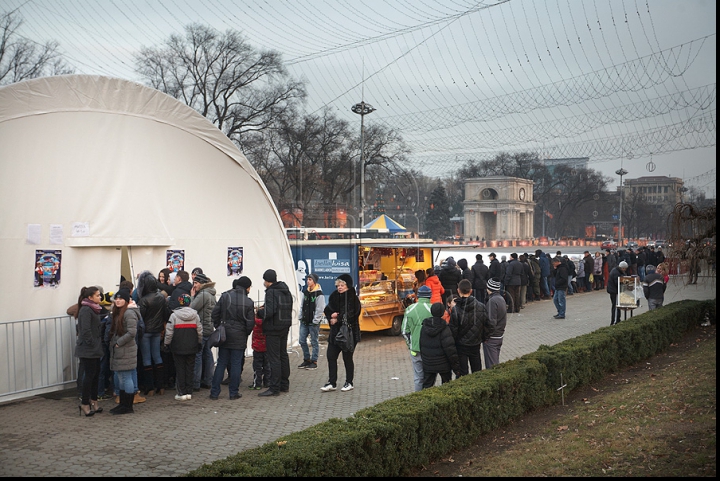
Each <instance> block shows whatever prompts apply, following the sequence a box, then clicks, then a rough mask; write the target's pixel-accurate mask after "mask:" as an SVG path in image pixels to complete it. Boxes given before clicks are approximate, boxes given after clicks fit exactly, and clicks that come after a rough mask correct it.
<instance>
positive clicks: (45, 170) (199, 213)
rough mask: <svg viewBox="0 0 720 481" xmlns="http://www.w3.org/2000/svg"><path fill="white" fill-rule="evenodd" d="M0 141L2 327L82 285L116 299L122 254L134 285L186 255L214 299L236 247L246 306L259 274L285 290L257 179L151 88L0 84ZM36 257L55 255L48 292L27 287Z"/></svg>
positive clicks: (188, 112)
mask: <svg viewBox="0 0 720 481" xmlns="http://www.w3.org/2000/svg"><path fill="white" fill-rule="evenodd" d="M0 145H1V146H2V148H0V199H1V202H2V206H3V213H2V216H0V264H1V265H2V266H3V268H4V270H5V272H10V273H13V280H12V282H9V283H6V285H5V286H4V288H3V289H0V303H1V304H2V305H3V309H2V310H0V322H4V321H12V320H19V319H34V318H40V317H48V316H57V315H63V314H64V313H65V310H66V309H67V307H68V306H69V305H70V304H72V303H74V302H76V301H77V297H78V294H79V291H80V288H81V287H82V286H89V285H98V284H99V285H102V286H103V287H104V288H105V290H115V289H116V286H117V284H118V282H119V278H120V269H121V266H120V264H121V259H120V258H121V254H120V252H121V248H122V247H127V248H128V252H129V257H130V259H129V261H130V266H131V268H132V270H133V275H137V274H138V273H139V272H141V271H142V270H145V269H147V270H150V271H151V272H153V273H154V274H157V272H158V271H159V270H160V269H162V268H163V267H165V255H166V251H167V250H169V249H178V250H184V251H185V262H186V264H185V269H186V270H190V269H192V268H193V267H198V266H199V267H202V268H203V270H204V272H205V273H206V274H207V275H208V276H209V277H210V278H211V279H213V280H214V281H216V282H217V286H216V287H217V290H218V292H223V291H225V290H227V289H230V288H231V284H232V280H233V278H232V277H229V276H228V275H227V250H228V248H230V247H242V248H243V253H244V259H243V262H244V271H243V275H247V276H249V277H250V278H251V279H252V281H253V287H252V297H253V299H254V300H256V301H262V299H263V297H264V288H263V286H262V273H263V272H264V271H265V270H266V269H269V268H272V269H275V270H276V271H277V272H278V279H279V280H289V282H288V285H289V286H290V287H291V289H294V288H293V286H294V284H295V283H294V282H292V280H293V279H294V278H295V272H294V268H293V260H292V254H291V251H290V247H289V244H288V241H287V236H286V235H285V232H284V229H283V225H282V221H281V219H280V216H279V214H278V212H277V209H276V208H275V205H274V203H273V201H272V199H271V197H270V195H269V193H268V191H267V189H266V187H265V185H264V184H263V182H262V180H261V179H260V177H259V176H258V174H257V172H256V171H255V169H254V168H253V167H252V165H251V164H250V163H249V162H248V160H247V159H246V158H245V157H244V156H243V154H242V153H241V152H240V151H239V150H238V149H237V147H236V146H235V145H234V144H233V143H232V142H231V141H230V140H229V139H228V138H227V137H226V136H225V135H224V134H223V133H222V132H220V131H219V130H218V129H217V128H216V127H215V126H214V125H213V124H212V123H211V122H209V121H208V120H207V119H205V118H204V117H203V116H202V115H200V114H199V113H197V112H196V111H195V110H193V109H191V108H190V107H188V106H186V105H185V104H183V103H181V102H179V101H177V100H175V99H173V98H172V97H170V96H168V95H165V94H163V93H162V92H159V91H157V90H154V89H151V88H148V87H145V86H142V85H140V84H137V83H134V82H129V81H126V80H121V79H113V78H107V77H100V76H86V75H68V76H57V77H46V78H40V79H34V80H29V81H24V82H19V83H16V84H11V85H8V86H5V87H1V88H0ZM38 226H39V237H38V236H35V237H33V236H30V235H29V232H30V231H31V229H32V228H34V229H37V228H38ZM77 226H80V228H77ZM36 232H37V231H36ZM51 234H55V235H51ZM40 249H41V250H51V249H57V250H62V265H61V269H62V277H61V282H60V284H59V285H58V286H57V288H40V289H38V288H36V287H34V286H33V281H34V275H33V270H34V266H35V260H34V255H35V251H36V250H40ZM293 293H294V295H295V298H296V300H297V299H298V295H299V293H298V292H297V290H294V291H293ZM296 308H297V306H296Z"/></svg>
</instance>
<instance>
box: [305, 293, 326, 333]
mask: <svg viewBox="0 0 720 481" xmlns="http://www.w3.org/2000/svg"><path fill="white" fill-rule="evenodd" d="M323 317H325V295H324V294H323V291H322V288H321V287H320V284H315V286H313V290H312V291H308V289H307V287H306V288H305V289H304V290H303V303H302V308H301V309H300V321H301V322H302V323H303V324H304V325H306V326H310V325H316V326H317V325H318V324H320V322H322V320H323Z"/></svg>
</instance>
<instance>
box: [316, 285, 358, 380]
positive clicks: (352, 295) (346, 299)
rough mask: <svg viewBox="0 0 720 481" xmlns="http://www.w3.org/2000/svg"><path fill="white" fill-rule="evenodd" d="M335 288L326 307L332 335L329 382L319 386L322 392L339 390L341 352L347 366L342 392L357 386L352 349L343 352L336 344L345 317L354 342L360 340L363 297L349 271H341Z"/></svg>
mask: <svg viewBox="0 0 720 481" xmlns="http://www.w3.org/2000/svg"><path fill="white" fill-rule="evenodd" d="M335 288H336V289H335V291H334V292H333V293H332V294H330V299H329V300H328V303H327V306H325V317H326V318H327V319H328V322H329V323H330V336H329V337H328V349H327V360H328V371H329V374H328V382H327V384H325V385H324V386H323V387H321V388H320V390H321V391H323V392H329V391H335V390H336V389H337V368H338V366H337V360H338V357H339V356H340V353H341V352H342V356H343V364H344V365H345V385H344V386H343V387H342V389H340V390H341V391H343V392H347V391H352V390H353V389H354V386H353V382H354V375H355V364H354V363H353V352H354V351H355V349H354V348H353V350H352V351H343V350H341V349H340V348H339V347H338V346H336V345H335V336H337V333H338V331H339V330H340V326H341V324H342V321H343V319H345V320H346V322H347V324H348V327H349V328H350V330H351V331H352V335H353V341H354V343H355V344H357V343H358V342H359V341H360V299H358V296H357V293H356V292H355V287H354V286H353V280H352V277H350V276H349V275H348V274H341V275H340V276H339V277H338V278H337V279H335Z"/></svg>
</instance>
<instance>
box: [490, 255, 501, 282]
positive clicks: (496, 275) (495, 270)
mask: <svg viewBox="0 0 720 481" xmlns="http://www.w3.org/2000/svg"><path fill="white" fill-rule="evenodd" d="M488 279H500V282H502V271H501V269H500V261H498V260H497V256H496V255H495V253H494V252H491V253H490V265H489V266H488Z"/></svg>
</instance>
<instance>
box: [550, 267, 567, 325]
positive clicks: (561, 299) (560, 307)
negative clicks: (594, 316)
mask: <svg viewBox="0 0 720 481" xmlns="http://www.w3.org/2000/svg"><path fill="white" fill-rule="evenodd" d="M567 262H568V261H566V260H565V259H563V258H562V257H560V256H557V257H554V258H553V260H552V265H553V277H554V284H555V293H554V294H553V303H554V304H555V309H557V314H555V315H554V316H553V317H554V318H555V319H565V310H566V305H567V303H566V298H565V293H566V291H567V290H568V287H569V286H570V273H569V272H568V266H567ZM570 262H571V263H572V261H570Z"/></svg>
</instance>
